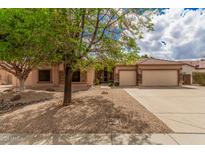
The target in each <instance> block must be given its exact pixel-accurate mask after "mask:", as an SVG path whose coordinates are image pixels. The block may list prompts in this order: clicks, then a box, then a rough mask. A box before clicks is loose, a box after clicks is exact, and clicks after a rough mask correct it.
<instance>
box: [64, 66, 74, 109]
mask: <svg viewBox="0 0 205 154" xmlns="http://www.w3.org/2000/svg"><path fill="white" fill-rule="evenodd" d="M64 74H65V75H64V76H65V81H64V99H63V105H64V106H67V105H69V104H70V103H71V99H72V76H73V71H72V68H71V67H70V66H68V65H65V66H64Z"/></svg>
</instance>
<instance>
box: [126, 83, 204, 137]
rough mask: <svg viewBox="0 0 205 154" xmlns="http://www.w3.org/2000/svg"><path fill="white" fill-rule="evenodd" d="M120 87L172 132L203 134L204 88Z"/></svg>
mask: <svg viewBox="0 0 205 154" xmlns="http://www.w3.org/2000/svg"><path fill="white" fill-rule="evenodd" d="M124 90H125V91H126V92H127V93H128V94H130V95H131V96H132V97H133V98H135V99H136V100H138V101H139V102H140V103H141V104H142V105H143V106H144V107H146V108H147V109H148V110H149V111H151V112H152V113H154V114H155V115H156V116H157V117H158V118H160V119H161V120H162V121H163V122H164V123H165V124H166V125H167V126H168V127H170V128H171V129H172V130H173V131H175V133H188V134H189V133H190V134H191V133H193V134H196V133H205V87H199V86H189V87H181V88H144V89H143V88H140V89H139V88H125V89H124Z"/></svg>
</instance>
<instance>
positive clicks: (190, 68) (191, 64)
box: [179, 59, 205, 84]
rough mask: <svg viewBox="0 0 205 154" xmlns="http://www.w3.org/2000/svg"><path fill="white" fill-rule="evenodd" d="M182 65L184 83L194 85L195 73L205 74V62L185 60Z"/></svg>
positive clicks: (202, 60)
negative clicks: (193, 75)
mask: <svg viewBox="0 0 205 154" xmlns="http://www.w3.org/2000/svg"><path fill="white" fill-rule="evenodd" d="M179 62H181V63H182V64H183V65H182V74H183V81H184V82H183V83H184V84H192V82H193V79H192V74H193V72H205V60H204V59H201V60H183V61H179Z"/></svg>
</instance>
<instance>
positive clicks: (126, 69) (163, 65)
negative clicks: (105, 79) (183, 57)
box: [114, 58, 183, 86]
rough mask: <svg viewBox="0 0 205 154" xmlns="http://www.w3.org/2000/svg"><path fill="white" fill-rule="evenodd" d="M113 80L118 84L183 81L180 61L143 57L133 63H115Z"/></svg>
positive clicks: (158, 83)
mask: <svg viewBox="0 0 205 154" xmlns="http://www.w3.org/2000/svg"><path fill="white" fill-rule="evenodd" d="M114 80H115V82H119V85H120V86H135V85H137V86H179V85H181V84H182V83H183V79H182V63H181V62H176V61H170V60H162V59H155V58H145V59H141V60H139V61H138V62H137V63H136V64H134V65H117V66H116V67H115V70H114Z"/></svg>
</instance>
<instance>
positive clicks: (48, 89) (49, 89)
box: [46, 88, 55, 91]
mask: <svg viewBox="0 0 205 154" xmlns="http://www.w3.org/2000/svg"><path fill="white" fill-rule="evenodd" d="M46 91H55V89H53V88H47V89H46Z"/></svg>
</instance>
